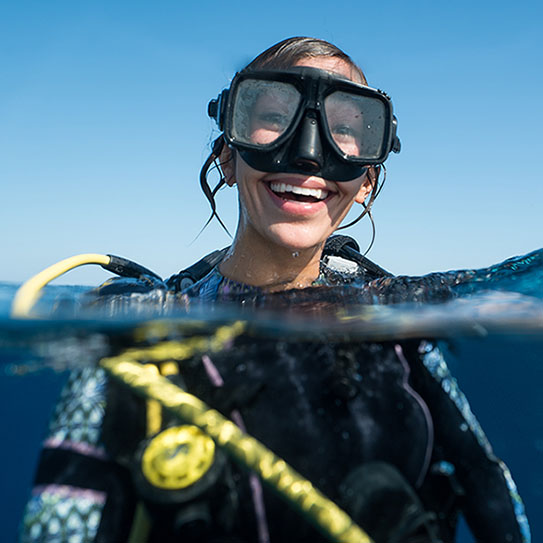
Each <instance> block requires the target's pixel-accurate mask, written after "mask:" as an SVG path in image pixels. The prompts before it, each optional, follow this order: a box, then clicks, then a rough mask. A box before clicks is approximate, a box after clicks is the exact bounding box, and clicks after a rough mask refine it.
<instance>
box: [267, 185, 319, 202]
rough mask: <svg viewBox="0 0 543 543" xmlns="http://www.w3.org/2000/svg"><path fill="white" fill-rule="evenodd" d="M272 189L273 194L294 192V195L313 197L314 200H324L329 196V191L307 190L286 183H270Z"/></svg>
mask: <svg viewBox="0 0 543 543" xmlns="http://www.w3.org/2000/svg"><path fill="white" fill-rule="evenodd" d="M270 188H271V189H272V190H273V192H293V193H294V194H301V195H303V196H313V198H316V199H317V200H324V199H325V198H326V197H327V196H328V191H327V190H322V189H307V188H305V187H297V186H292V185H287V184H285V183H270Z"/></svg>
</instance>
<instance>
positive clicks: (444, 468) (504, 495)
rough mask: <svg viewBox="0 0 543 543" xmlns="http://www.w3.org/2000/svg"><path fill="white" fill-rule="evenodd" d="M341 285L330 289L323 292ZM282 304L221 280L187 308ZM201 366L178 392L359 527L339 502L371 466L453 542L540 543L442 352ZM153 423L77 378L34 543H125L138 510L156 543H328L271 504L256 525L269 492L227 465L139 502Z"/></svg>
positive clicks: (306, 352) (37, 499) (304, 351)
mask: <svg viewBox="0 0 543 543" xmlns="http://www.w3.org/2000/svg"><path fill="white" fill-rule="evenodd" d="M332 282H333V281H332ZM330 283H331V279H330V274H328V275H327V274H323V276H322V277H321V279H320V280H319V284H320V285H321V286H322V285H327V284H330ZM375 289H377V287H375V288H374V290H373V291H372V292H375ZM377 290H378V289H377ZM305 292H306V298H307V299H311V295H308V294H307V293H308V292H311V291H310V290H309V291H308V290H306V291H305ZM315 292H317V291H315ZM284 298H285V296H284V295H279V296H278V297H276V298H275V299H279V300H283V301H284ZM272 299H274V297H273V296H266V295H262V293H261V292H259V291H258V290H257V289H254V288H252V287H247V286H245V285H240V284H236V283H235V282H233V281H229V280H226V279H225V278H223V277H222V276H221V275H220V273H219V272H218V271H217V270H216V269H215V270H213V271H212V272H211V274H209V275H208V276H207V277H206V278H204V279H203V280H202V281H200V282H199V283H197V284H196V285H195V286H193V287H192V288H191V289H189V290H188V291H187V292H186V293H185V294H184V295H183V300H184V302H185V303H186V302H187V301H188V303H192V304H194V303H209V302H213V301H217V300H219V301H220V300H231V301H233V300H235V301H238V302H239V301H240V300H241V301H244V302H245V303H246V304H248V305H255V306H258V305H266V302H270V301H271V300H272ZM204 358H205V359H202V357H197V358H194V359H193V360H191V361H190V362H184V363H183V364H182V366H181V367H180V373H179V374H178V375H173V376H172V377H171V379H172V380H174V381H177V382H179V384H182V386H184V387H186V388H187V389H188V390H189V391H191V392H192V393H194V394H195V395H197V396H199V397H201V398H202V399H204V400H205V401H206V402H207V403H208V404H209V405H211V406H212V407H215V408H216V409H218V410H219V411H220V412H222V413H223V414H224V415H226V416H228V417H233V416H234V414H235V415H236V417H238V419H239V422H240V424H243V425H244V426H245V427H246V429H247V432H248V433H249V434H250V435H252V436H254V437H255V438H257V439H259V440H260V441H262V442H263V443H264V444H265V445H266V446H267V447H269V448H270V449H271V450H272V451H274V452H275V453H276V454H277V455H279V456H280V457H282V458H283V459H284V460H286V461H287V462H288V463H289V464H290V465H292V466H293V467H294V468H295V469H296V470H297V471H298V472H300V473H301V474H302V475H303V476H304V477H306V478H307V479H309V480H310V481H311V482H312V483H313V484H314V485H315V486H316V487H317V488H318V489H319V490H321V491H323V492H324V493H325V495H327V496H328V497H329V498H331V499H332V500H334V501H335V502H337V503H339V504H340V505H341V506H342V507H344V508H345V509H346V511H347V512H349V513H350V514H352V515H353V517H354V519H355V521H356V520H357V518H356V506H355V504H354V501H356V500H350V499H349V498H348V496H346V495H345V492H343V491H342V488H344V486H345V481H346V480H349V477H350V476H352V474H353V473H355V474H356V472H357V471H356V470H357V469H358V468H359V467H360V466H363V465H370V463H371V462H381V463H386V464H387V465H391V466H393V467H394V468H395V469H397V470H398V472H399V473H400V474H401V475H402V476H403V478H405V480H406V481H407V482H408V484H409V485H410V486H411V487H412V488H414V489H415V490H416V492H417V494H418V496H419V497H420V499H421V500H422V502H423V504H424V507H425V509H427V510H428V511H432V512H435V513H436V516H437V518H438V524H439V530H440V537H441V539H442V540H443V541H445V542H448V541H453V540H454V532H455V528H456V520H457V515H458V512H459V511H462V512H463V514H464V515H465V517H466V519H467V522H468V524H469V526H470V528H471V530H472V532H473V533H474V535H475V537H476V538H477V541H480V542H484V543H500V542H504V543H505V542H513V543H520V542H523V543H526V542H528V541H530V534H529V527H528V523H527V520H526V517H525V515H524V508H523V505H522V502H521V500H520V497H519V496H518V493H517V491H516V488H515V485H514V483H513V480H512V478H511V476H510V474H509V472H508V470H507V468H506V467H505V465H504V464H503V463H502V462H501V461H499V459H497V458H496V457H495V456H494V454H493V453H492V449H491V447H490V445H489V443H488V441H487V439H486V437H485V436H484V433H483V431H482V430H481V428H480V426H479V424H478V423H477V421H476V419H475V417H474V416H473V414H472V413H471V410H470V408H469V405H468V403H467V401H466V399H465V397H464V395H463V394H462V393H461V391H460V390H459V389H458V386H457V384H456V381H455V380H454V378H452V377H451V375H450V374H449V371H448V369H447V366H446V364H445V361H444V359H443V356H442V354H441V351H440V350H439V349H438V348H437V347H436V346H435V345H434V344H432V343H430V342H427V341H414V340H411V341H402V342H381V343H360V342H356V343H349V342H348V341H341V342H339V341H338V342H330V341H322V342H319V341H311V342H305V341H300V340H293V339H291V340H289V338H288V337H286V338H280V339H277V338H269V337H268V338H266V337H259V338H254V337H250V338H249V337H244V336H241V337H239V338H238V339H237V340H236V341H235V342H234V343H233V344H232V345H231V346H229V347H228V348H226V349H224V350H223V351H221V352H219V353H217V354H214V355H211V356H206V357H204ZM146 417H147V414H146V405H145V402H143V401H141V400H139V399H137V398H136V397H134V396H133V395H132V394H131V393H130V392H128V391H127V390H125V389H124V388H122V387H121V386H120V385H117V384H114V383H111V382H109V381H108V380H107V379H106V377H105V374H104V373H103V371H102V370H101V369H92V368H87V369H84V370H80V371H78V372H74V374H73V375H72V376H71V378H70V381H69V383H68V385H67V387H66V390H65V392H64V394H63V397H62V398H61V401H60V402H59V405H58V406H57V410H56V413H55V417H54V420H53V422H52V424H51V428H50V436H49V438H48V439H47V441H46V442H45V448H44V451H43V453H42V457H41V461H40V466H39V469H38V473H37V477H36V489H35V492H34V495H33V498H32V499H31V501H30V502H29V505H28V507H27V512H26V515H25V528H24V534H25V535H24V536H23V541H42V540H44V541H47V540H48V539H47V538H45V537H44V534H47V533H51V536H54V533H59V530H64V532H62V533H63V534H64V535H65V536H66V537H65V539H66V540H67V539H68V536H69V535H70V533H74V534H75V533H79V534H82V535H83V536H84V537H83V538H82V539H81V540H82V541H125V540H128V536H129V534H130V532H131V530H132V533H133V534H134V531H133V525H134V517H135V511H136V510H137V504H138V503H144V504H145V507H144V509H145V511H146V513H147V514H148V515H149V516H150V518H151V519H152V526H151V531H150V534H149V540H151V541H160V542H163V541H210V542H212V541H216V542H218V541H232V542H241V541H258V536H257V533H260V538H261V539H260V540H261V541H263V540H266V537H267V536H266V533H268V534H269V537H270V540H271V541H281V542H286V541H293V542H294V541H296V542H301V541H308V542H309V541H311V542H315V541H321V540H324V539H323V537H322V536H321V535H320V534H319V533H318V532H317V531H316V530H315V528H313V527H312V526H311V525H310V524H308V523H307V522H305V521H304V520H302V519H301V518H300V517H299V515H298V514H297V513H295V512H294V511H293V510H292V509H291V508H290V507H288V506H287V505H286V504H285V503H284V502H282V501H281V500H280V499H279V498H278V497H276V495H275V494H274V493H273V492H271V491H268V490H267V489H264V490H263V500H262V502H263V504H264V509H265V510H264V513H262V511H260V514H259V513H258V509H259V503H258V502H259V498H258V494H259V492H260V490H258V488H257V489H256V490H255V488H254V481H250V480H249V477H248V476H247V474H246V473H245V472H243V471H242V470H241V469H240V468H238V467H237V466H235V465H234V464H232V463H231V462H229V461H225V462H223V463H222V464H221V468H220V470H219V471H220V475H218V476H217V478H216V481H215V482H214V483H213V484H212V485H211V486H208V487H202V488H201V490H200V491H199V492H196V493H191V494H190V493H189V494H187V493H186V492H184V491H181V492H175V491H166V490H159V489H156V490H153V489H152V488H149V487H148V485H147V487H146V486H145V485H143V486H142V485H141V477H140V476H139V475H136V476H134V473H135V472H137V467H136V468H135V466H136V465H137V460H136V458H137V457H138V451H139V450H140V451H141V448H142V446H141V443H142V442H144V440H145V437H146V436H145V434H146ZM233 418H235V417H233ZM235 420H237V419H236V418H235ZM170 424H178V423H176V422H175V421H173V420H171V419H169V418H168V417H165V418H164V419H163V421H162V425H163V427H165V426H166V427H167V426H168V425H170ZM138 481H139V482H138ZM255 511H257V513H255ZM51 523H53V524H54V526H53V530H51ZM70 526H72V528H73V532H69V531H67V530H68V529H69V527H70ZM262 534H264V535H262ZM51 540H55V539H54V537H52V538H51ZM61 540H63V539H61ZM135 540H138V539H137V538H136V539H135Z"/></svg>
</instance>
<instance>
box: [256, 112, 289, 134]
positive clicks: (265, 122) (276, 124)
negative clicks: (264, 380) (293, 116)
mask: <svg viewBox="0 0 543 543" xmlns="http://www.w3.org/2000/svg"><path fill="white" fill-rule="evenodd" d="M256 122H257V123H258V125H259V126H260V127H262V128H267V129H269V130H283V129H284V128H285V127H286V126H287V124H288V120H287V117H286V115H283V114H282V113H279V112H276V111H262V112H260V113H258V115H257V117H256Z"/></svg>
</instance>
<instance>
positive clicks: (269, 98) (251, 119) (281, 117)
mask: <svg viewBox="0 0 543 543" xmlns="http://www.w3.org/2000/svg"><path fill="white" fill-rule="evenodd" d="M300 101H301V96H300V93H299V92H298V90H297V89H296V87H294V86H293V85H291V84H289V83H283V82H280V81H267V80H263V79H244V80H243V81H241V82H240V83H239V85H238V87H237V89H236V95H235V97H234V103H233V113H232V136H233V137H234V138H235V139H237V140H238V141H240V142H242V143H248V144H251V145H258V146H262V147H265V146H267V145H271V144H273V143H274V142H275V141H276V140H277V139H278V138H280V137H281V136H282V135H283V134H284V133H285V132H286V131H287V129H288V128H289V127H290V125H291V124H292V122H293V120H294V116H295V114H296V110H297V109H298V106H299V105H300Z"/></svg>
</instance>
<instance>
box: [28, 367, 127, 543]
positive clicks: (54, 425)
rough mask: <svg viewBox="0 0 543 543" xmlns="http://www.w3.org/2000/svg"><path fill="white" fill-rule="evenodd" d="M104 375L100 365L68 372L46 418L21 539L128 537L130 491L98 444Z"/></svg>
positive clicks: (119, 469) (103, 406)
mask: <svg viewBox="0 0 543 543" xmlns="http://www.w3.org/2000/svg"><path fill="white" fill-rule="evenodd" d="M106 386H107V379H106V376H105V374H104V371H103V370H102V369H100V368H85V369H81V370H76V371H74V372H72V373H71V375H70V377H69V380H68V382H67V384H66V386H65V387H64V389H63V391H62V394H61V397H60V400H59V402H58V403H57V406H56V409H55V412H54V415H53V417H52V420H51V422H50V426H49V433H48V437H47V438H46V440H45V442H44V446H43V450H42V453H41V457H40V461H39V465H38V470H37V474H36V477H35V482H34V485H35V486H34V488H33V490H32V495H31V498H30V500H29V501H28V503H27V506H26V509H25V512H24V517H23V523H22V527H21V541H22V542H23V543H26V542H37V541H39V542H64V541H77V542H81V543H87V542H98V541H126V540H127V537H128V531H129V529H130V526H131V519H132V515H133V508H134V503H133V497H132V496H133V493H132V490H131V482H130V479H129V477H128V474H127V473H126V471H125V470H124V469H123V468H122V467H121V466H119V465H118V464H117V463H115V462H113V461H112V460H111V459H110V458H109V456H108V454H107V452H106V450H105V448H104V445H103V443H102V424H103V419H104V413H105V409H106Z"/></svg>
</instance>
